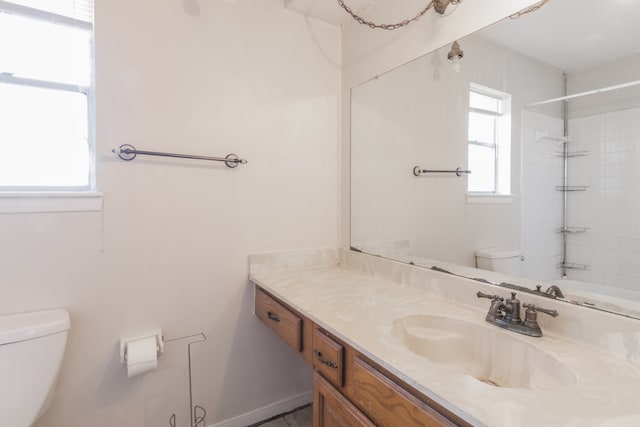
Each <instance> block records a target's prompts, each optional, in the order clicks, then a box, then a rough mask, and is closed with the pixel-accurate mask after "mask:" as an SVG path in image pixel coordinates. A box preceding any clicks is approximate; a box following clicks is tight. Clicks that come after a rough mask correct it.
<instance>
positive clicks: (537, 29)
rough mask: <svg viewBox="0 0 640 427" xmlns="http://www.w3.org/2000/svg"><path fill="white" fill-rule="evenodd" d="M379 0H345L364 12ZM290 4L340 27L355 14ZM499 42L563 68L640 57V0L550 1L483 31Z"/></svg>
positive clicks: (330, 0)
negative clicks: (532, 11) (531, 11)
mask: <svg viewBox="0 0 640 427" xmlns="http://www.w3.org/2000/svg"><path fill="white" fill-rule="evenodd" d="M376 1H378V2H380V1H397V0H348V1H346V0H345V3H346V4H347V5H348V6H349V7H350V8H351V9H352V10H353V11H354V12H355V13H356V14H359V15H362V16H365V17H366V15H367V12H368V11H369V10H370V9H372V8H374V7H375V4H376ZM284 5H285V7H286V8H288V9H290V10H292V11H295V12H298V13H301V14H303V15H306V16H309V17H312V18H316V19H320V20H322V21H325V22H329V23H332V24H335V25H344V24H345V23H347V22H349V21H351V19H352V18H351V17H350V16H349V15H348V14H347V13H346V12H345V11H344V10H343V9H342V8H340V6H339V5H338V2H337V0H284ZM481 33H482V35H483V36H484V37H486V38H488V39H490V40H492V41H494V42H496V43H498V44H501V45H503V46H506V47H508V48H510V49H512V50H515V51H518V52H520V53H522V54H524V55H527V56H530V57H533V58H535V59H537V60H539V61H541V62H543V63H546V64H548V65H551V66H553V67H555V68H558V69H560V70H563V71H575V70H580V69H584V68H589V67H592V66H595V65H598V64H602V63H606V62H609V61H612V60H614V59H618V58H622V57H625V56H629V55H632V54H635V55H640V0H550V1H549V3H547V4H546V5H545V6H544V7H542V8H541V9H540V10H538V11H537V12H535V13H530V14H527V15H523V16H522V17H521V18H519V19H505V20H503V21H501V22H499V23H497V24H494V25H493V26H491V27H489V28H486V29H485V30H483V31H482V32H481Z"/></svg>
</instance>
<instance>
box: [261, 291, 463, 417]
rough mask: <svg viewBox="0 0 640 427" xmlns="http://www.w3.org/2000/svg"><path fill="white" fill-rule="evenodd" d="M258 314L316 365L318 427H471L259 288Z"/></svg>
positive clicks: (315, 392)
mask: <svg viewBox="0 0 640 427" xmlns="http://www.w3.org/2000/svg"><path fill="white" fill-rule="evenodd" d="M255 313H256V316H258V318H260V320H262V321H263V322H264V323H265V325H267V327H269V329H271V330H272V331H273V332H275V333H276V334H277V335H278V336H280V338H282V339H283V340H284V341H285V342H286V343H287V344H288V345H289V346H290V347H291V349H292V350H293V351H295V352H298V353H299V354H300V355H301V356H302V358H303V359H304V360H305V361H306V362H307V363H309V364H310V365H311V366H313V369H314V380H313V381H314V403H315V405H314V414H313V416H314V425H315V426H333V425H349V426H375V425H384V426H412V425H416V426H454V425H461V426H470V425H471V424H469V423H467V422H466V421H464V420H463V419H462V418H460V417H458V416H456V415H455V414H453V413H452V412H450V411H448V410H446V409H445V408H443V407H442V406H441V405H439V404H437V403H436V402H434V401H433V400H432V399H430V398H428V397H427V396H425V395H424V394H422V393H420V392H419V391H417V390H416V389H415V388H413V387H411V386H409V385H408V384H407V383H405V382H404V381H402V380H400V379H399V378H397V377H396V376H395V375H393V374H391V373H390V372H389V371H387V370H386V369H384V368H382V367H381V366H379V365H378V364H376V363H375V362H373V361H371V360H370V359H369V358H367V357H366V356H365V355H364V354H362V353H361V352H359V351H357V350H356V349H355V348H353V347H351V346H350V345H349V344H347V343H346V342H345V341H344V340H342V339H340V338H338V337H337V336H335V335H333V334H331V333H329V332H328V331H326V330H325V329H323V328H322V327H321V326H320V325H318V324H316V323H314V322H313V321H312V320H311V319H309V318H308V317H306V316H305V315H303V314H302V313H300V312H298V311H297V310H295V309H293V308H291V307H290V306H288V305H287V304H285V303H283V302H282V301H280V300H278V299H277V298H276V297H274V296H273V295H271V294H269V293H268V292H267V291H265V290H264V289H262V288H261V287H260V286H257V287H256V296H255Z"/></svg>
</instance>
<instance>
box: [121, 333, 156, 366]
mask: <svg viewBox="0 0 640 427" xmlns="http://www.w3.org/2000/svg"><path fill="white" fill-rule="evenodd" d="M150 337H155V339H156V351H157V353H158V354H162V353H164V341H162V330H160V329H154V330H153V331H150V332H147V333H146V334H143V335H138V336H135V337H127V338H120V362H121V363H127V346H128V344H129V343H130V342H132V341H138V340H142V339H147V338H150Z"/></svg>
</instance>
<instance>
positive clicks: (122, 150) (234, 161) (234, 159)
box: [111, 144, 247, 168]
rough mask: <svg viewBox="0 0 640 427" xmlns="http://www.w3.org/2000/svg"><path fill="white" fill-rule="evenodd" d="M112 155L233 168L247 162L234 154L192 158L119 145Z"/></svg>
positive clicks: (190, 155) (128, 158) (189, 155)
mask: <svg viewBox="0 0 640 427" xmlns="http://www.w3.org/2000/svg"><path fill="white" fill-rule="evenodd" d="M111 152H112V153H115V154H117V155H118V157H120V158H121V159H122V160H127V161H129V160H133V159H135V158H136V155H138V154H140V155H144V156H160V157H177V158H179V159H196V160H211V161H214V162H224V163H225V164H226V165H227V167H230V168H235V167H237V166H238V165H239V164H241V165H245V164H247V161H246V160H245V159H241V158H239V157H238V156H236V155H235V154H227V156H226V157H207V156H194V155H192V154H174V153H161V152H157V151H143V150H136V147H134V146H133V145H129V144H124V145H121V146H120V147H118V148H114V149H112V150H111Z"/></svg>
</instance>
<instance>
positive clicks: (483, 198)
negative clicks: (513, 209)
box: [467, 194, 515, 205]
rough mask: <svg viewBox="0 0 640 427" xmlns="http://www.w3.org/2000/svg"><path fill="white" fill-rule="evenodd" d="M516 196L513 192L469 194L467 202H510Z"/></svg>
mask: <svg viewBox="0 0 640 427" xmlns="http://www.w3.org/2000/svg"><path fill="white" fill-rule="evenodd" d="M514 198H515V196H514V195H512V194H467V204H487V205H488V204H510V203H513V199H514Z"/></svg>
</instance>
